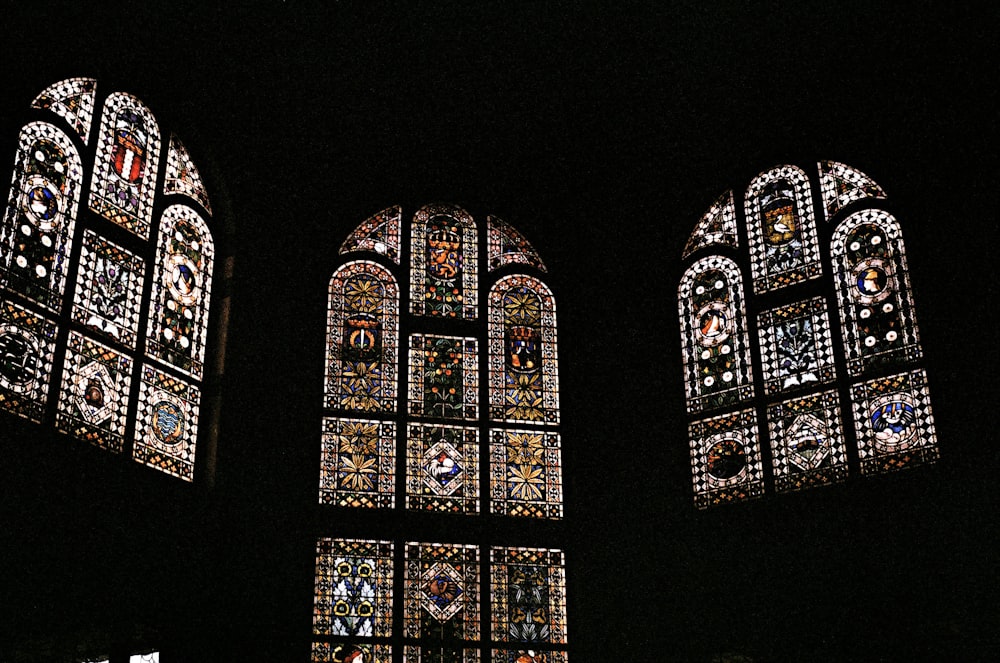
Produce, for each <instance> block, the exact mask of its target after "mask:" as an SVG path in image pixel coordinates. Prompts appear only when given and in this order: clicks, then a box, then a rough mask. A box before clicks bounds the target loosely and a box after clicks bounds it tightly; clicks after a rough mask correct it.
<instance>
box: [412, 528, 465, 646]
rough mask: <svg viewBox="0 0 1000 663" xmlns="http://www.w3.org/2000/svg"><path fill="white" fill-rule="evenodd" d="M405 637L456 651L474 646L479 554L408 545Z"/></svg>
mask: <svg viewBox="0 0 1000 663" xmlns="http://www.w3.org/2000/svg"><path fill="white" fill-rule="evenodd" d="M404 583H405V584H404V587H405V589H404V592H405V593H404V596H403V635H404V636H406V637H408V638H420V639H421V640H422V641H423V643H422V644H423V645H424V647H425V651H426V650H427V648H429V647H430V646H434V647H438V646H450V647H453V648H458V647H460V646H461V645H460V643H461V641H462V640H478V639H479V633H480V626H479V549H478V548H477V547H476V546H461V545H451V544H442V543H407V544H406V576H405V579H404Z"/></svg>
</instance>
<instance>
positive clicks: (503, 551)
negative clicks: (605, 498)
mask: <svg viewBox="0 0 1000 663" xmlns="http://www.w3.org/2000/svg"><path fill="white" fill-rule="evenodd" d="M403 219H404V216H403V211H402V208H401V207H399V206H396V207H391V208H389V209H386V210H384V211H382V212H380V213H379V214H376V215H375V216H373V217H372V218H370V219H368V220H367V221H365V222H363V223H362V224H361V225H359V226H358V227H357V229H356V230H355V231H354V232H353V233H351V235H350V236H349V237H348V238H347V240H346V241H345V242H344V243H343V244H342V246H341V249H340V260H339V262H338V265H337V266H336V268H335V270H334V272H333V278H332V279H331V281H330V289H329V300H328V307H327V340H326V388H325V397H324V423H323V434H322V437H321V439H322V443H321V447H322V449H321V454H320V455H321V468H320V502H321V504H323V505H327V506H330V507H340V508H347V509H350V508H367V509H372V510H378V511H372V513H373V515H374V514H378V513H382V514H385V515H386V517H385V518H377V517H376V518H372V519H371V520H370V521H368V524H367V525H366V526H365V527H364V528H362V529H363V530H364V531H365V532H366V533H368V534H369V535H370V537H366V538H342V537H335V538H332V537H330V534H335V533H336V531H335V530H336V528H337V524H338V522H339V519H340V518H341V517H342V515H343V512H341V516H338V515H337V514H336V513H333V512H331V515H330V520H329V523H328V526H327V527H326V528H325V530H324V532H322V534H321V536H320V537H319V539H318V543H317V552H316V584H315V597H314V607H315V613H314V619H313V635H314V641H313V646H312V651H313V660H314V661H345V660H354V658H352V656H357V655H358V654H359V653H360V654H363V655H365V656H367V658H365V659H364V660H374V661H389V660H392V656H393V653H394V652H395V655H397V656H399V655H401V656H402V660H405V661H410V662H413V663H416V662H418V661H424V662H427V661H461V662H464V661H480V660H491V661H496V662H500V661H509V662H510V663H513V662H514V661H521V662H525V661H538V662H541V661H551V662H553V663H555V662H559V661H565V656H566V600H565V591H566V590H565V585H566V583H565V561H564V558H563V553H562V551H561V550H558V549H548V548H522V547H511V546H509V545H506V544H507V543H508V542H509V540H511V537H509V536H508V535H507V534H505V533H506V532H508V531H513V530H512V529H511V528H512V527H515V526H516V519H523V518H534V519H537V520H539V521H540V522H539V523H538V527H539V528H541V529H542V530H547V531H548V532H549V534H550V535H551V536H550V540H551V539H552V538H553V537H554V538H555V539H556V540H558V538H559V534H558V532H559V531H560V528H561V526H562V523H561V519H562V516H563V498H562V458H561V448H560V444H561V441H560V435H559V384H558V364H557V339H556V307H555V297H554V296H553V293H552V291H551V289H550V288H549V286H548V285H547V284H546V282H545V280H544V275H545V271H546V270H545V265H544V264H543V263H542V261H541V259H540V258H539V256H538V253H537V252H536V251H535V249H534V247H532V246H531V244H529V243H528V241H527V240H526V239H525V238H524V236H523V235H521V233H520V232H518V231H517V230H516V229H515V228H513V227H512V226H510V225H509V224H507V223H506V222H504V221H502V220H501V219H498V218H496V217H492V216H489V217H487V219H486V223H485V224H482V225H484V226H485V227H480V225H481V222H480V223H477V221H476V220H475V219H474V218H473V217H472V215H470V214H469V213H468V212H466V211H465V210H463V209H461V208H459V207H456V206H454V205H426V206H424V207H422V208H420V209H418V210H416V212H414V213H413V216H412V220H411V225H410V233H409V244H408V246H407V245H404V244H403V243H402V242H401V237H403V235H404V233H403V232H402V230H403ZM480 237H485V238H486V242H483V243H480V240H479V238H480ZM479 265H487V266H488V271H487V273H486V274H485V275H481V274H480V273H479V269H478V266H479ZM403 293H409V301H408V302H404V301H401V297H402V296H404V295H403ZM480 302H483V309H482V310H480ZM401 312H404V313H403V314H401ZM400 333H403V334H405V336H406V338H405V344H406V347H407V352H404V353H400V352H398V347H399V340H398V339H399V334H400ZM481 376H484V377H485V379H483V378H482V377H481ZM484 483H485V485H486V487H488V489H487V490H484ZM400 509H401V510H404V511H406V512H407V514H408V516H407V517H406V518H404V519H402V520H399V519H396V518H393V517H391V513H392V512H393V511H395V510H400ZM425 518H434V519H435V520H434V521H433V522H435V523H438V524H439V526H440V527H442V528H443V529H441V530H440V531H439V533H438V534H436V535H433V536H428V535H427V533H426V529H425V528H424V527H423V525H422V523H423V522H424V520H423V519H425ZM394 523H395V524H394ZM400 523H401V524H400ZM481 528H485V530H484V529H481ZM473 531H480V532H481V531H488V532H490V534H488V535H486V536H485V537H484V536H482V535H477V536H476V537H475V539H474V540H471V541H470V540H469V533H470V532H473ZM396 592H402V595H401V597H399V595H398V594H397V593H396ZM394 597H398V598H396V599H395V600H396V601H397V603H394ZM399 598H401V600H399ZM395 606H399V607H398V608H397V607H395ZM491 643H492V644H491ZM484 656H485V658H484Z"/></svg>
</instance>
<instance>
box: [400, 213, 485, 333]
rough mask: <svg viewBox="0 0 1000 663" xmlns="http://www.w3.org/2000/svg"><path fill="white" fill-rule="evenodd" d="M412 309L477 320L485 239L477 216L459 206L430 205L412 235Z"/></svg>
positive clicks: (417, 218)
mask: <svg viewBox="0 0 1000 663" xmlns="http://www.w3.org/2000/svg"><path fill="white" fill-rule="evenodd" d="M410 239H411V242H410V312H411V313H412V314H414V315H424V316H431V317H440V318H460V319H466V320H475V319H476V316H477V309H478V303H479V300H478V289H479V258H478V256H479V250H478V246H479V239H478V231H477V230H476V222H475V220H473V218H472V215H471V214H469V213H468V212H466V211H465V210H464V209H462V208H461V207H458V206H457V205H442V204H431V205H425V206H423V207H421V208H420V209H419V210H417V212H416V214H414V215H413V225H412V231H411V236H410Z"/></svg>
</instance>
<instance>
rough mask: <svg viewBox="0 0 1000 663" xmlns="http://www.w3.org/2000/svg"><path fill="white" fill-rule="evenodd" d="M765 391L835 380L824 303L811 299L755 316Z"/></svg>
mask: <svg viewBox="0 0 1000 663" xmlns="http://www.w3.org/2000/svg"><path fill="white" fill-rule="evenodd" d="M757 329H758V332H759V334H760V355H761V356H760V363H761V368H762V369H763V371H764V392H765V393H767V394H774V393H776V392H778V391H784V390H789V389H796V388H798V387H805V386H810V385H818V384H822V383H825V382H830V381H831V380H833V379H834V377H835V368H834V366H833V343H832V341H831V340H830V319H829V318H828V317H827V314H826V301H825V300H824V299H823V298H822V297H814V298H812V299H807V300H806V301H802V302H796V303H794V304H788V305H786V306H779V307H777V308H773V309H770V310H768V311H764V312H762V313H760V314H759V315H758V316H757Z"/></svg>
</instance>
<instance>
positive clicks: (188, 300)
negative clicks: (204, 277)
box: [166, 253, 201, 305]
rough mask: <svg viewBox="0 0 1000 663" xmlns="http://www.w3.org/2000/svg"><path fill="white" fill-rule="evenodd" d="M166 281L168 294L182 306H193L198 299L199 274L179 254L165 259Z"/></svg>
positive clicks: (184, 257)
mask: <svg viewBox="0 0 1000 663" xmlns="http://www.w3.org/2000/svg"><path fill="white" fill-rule="evenodd" d="M166 267H167V268H166V281H167V288H168V289H169V290H170V294H172V295H173V296H174V298H175V299H176V300H177V301H179V302H181V303H182V304H189V305H190V304H193V303H194V302H195V301H196V300H197V299H198V293H199V289H200V285H201V284H200V283H199V282H200V281H201V274H199V273H198V268H197V267H196V266H195V264H194V263H193V262H192V261H191V260H190V259H189V258H188V257H187V256H182V255H180V254H179V253H175V254H174V255H172V256H170V257H169V258H167V265H166Z"/></svg>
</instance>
